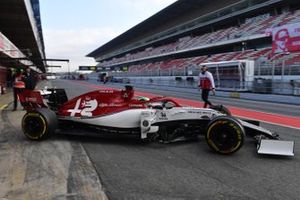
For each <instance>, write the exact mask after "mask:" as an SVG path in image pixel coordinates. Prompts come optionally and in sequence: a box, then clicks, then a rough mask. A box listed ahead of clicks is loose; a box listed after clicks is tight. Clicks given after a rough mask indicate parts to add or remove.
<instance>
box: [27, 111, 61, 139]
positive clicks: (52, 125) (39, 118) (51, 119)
mask: <svg viewBox="0 0 300 200" xmlns="http://www.w3.org/2000/svg"><path fill="white" fill-rule="evenodd" d="M57 124H58V123H57V117H56V114H55V113H54V112H53V111H52V110H50V109H47V108H39V109H37V110H34V111H28V112H27V113H26V114H25V115H24V116H23V119H22V130H23V133H24V135H25V136H26V137H27V138H28V139H30V140H43V139H46V138H47V137H49V136H50V135H51V134H53V133H54V131H55V129H56V128H57Z"/></svg>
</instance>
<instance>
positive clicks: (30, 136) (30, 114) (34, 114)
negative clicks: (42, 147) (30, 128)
mask: <svg viewBox="0 0 300 200" xmlns="http://www.w3.org/2000/svg"><path fill="white" fill-rule="evenodd" d="M28 117H36V118H39V119H40V120H41V121H42V125H43V130H42V132H41V134H39V135H38V136H36V137H34V136H32V135H31V134H30V133H28V132H27V131H24V134H25V135H26V136H27V137H29V138H30V139H32V140H37V139H40V138H42V137H43V135H44V134H45V133H46V131H47V123H46V121H45V119H44V117H43V116H42V115H41V114H39V113H27V114H26V115H25V116H24V119H23V122H22V126H23V127H25V121H26V119H27V118H28Z"/></svg>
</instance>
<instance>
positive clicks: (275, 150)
mask: <svg viewBox="0 0 300 200" xmlns="http://www.w3.org/2000/svg"><path fill="white" fill-rule="evenodd" d="M257 153H258V154H269V155H282V156H294V141H283V140H265V139H262V140H260V142H259V143H258V146H257Z"/></svg>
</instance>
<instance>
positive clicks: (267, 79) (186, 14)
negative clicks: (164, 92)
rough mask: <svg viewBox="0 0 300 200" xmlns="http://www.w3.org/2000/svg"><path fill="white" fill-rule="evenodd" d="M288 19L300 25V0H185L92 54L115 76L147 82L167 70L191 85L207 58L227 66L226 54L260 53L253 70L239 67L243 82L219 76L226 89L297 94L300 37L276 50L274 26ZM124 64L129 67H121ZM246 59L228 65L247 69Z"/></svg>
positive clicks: (169, 76) (235, 57) (249, 56)
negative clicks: (241, 63)
mask: <svg viewBox="0 0 300 200" xmlns="http://www.w3.org/2000/svg"><path fill="white" fill-rule="evenodd" d="M288 26H293V27H294V26H295V27H296V28H295V30H296V31H297V30H300V4H299V3H298V0H264V1H263V0H242V1H241V0H228V1H221V0H211V1H209V2H207V1H204V0H198V1H193V0H178V1H176V2H175V3H174V4H172V5H170V6H169V7H167V8H165V9H163V10H162V11H160V12H158V13H156V14H155V15H153V16H152V17H150V18H148V19H146V20H145V21H143V22H141V23H140V24H138V25H136V26H135V27H133V28H131V29H129V30H128V31H126V32H125V33H123V34H122V35H120V36H118V37H116V38H114V39H113V40H111V41H109V42H108V43H106V44H105V45H103V46H101V47H99V48H98V49H96V50H94V51H93V52H91V53H89V54H88V56H90V57H94V59H95V60H96V61H97V62H98V66H99V67H106V68H108V67H109V68H111V70H112V75H113V76H115V77H128V78H129V79H130V80H132V82H134V81H136V80H141V79H143V81H142V82H143V83H146V84H153V80H157V79H159V78H160V79H162V78H163V79H164V80H167V83H168V84H171V85H176V86H178V84H179V83H178V80H180V83H181V84H182V86H184V87H186V86H189V87H196V84H197V75H198V74H199V65H201V64H203V63H206V64H209V63H219V64H218V65H217V66H219V67H222V63H224V62H225V63H228V62H229V63H235V62H239V61H252V62H253V63H254V70H253V72H254V73H253V74H251V76H252V77H249V76H250V75H246V73H243V74H239V76H240V79H239V81H240V82H238V83H234V84H228V80H226V82H219V83H217V85H218V89H220V90H248V91H253V92H255V91H264V92H268V93H281V94H291V95H293V94H295V90H296V89H297V88H298V87H300V41H296V42H298V44H299V45H298V46H299V47H298V46H297V48H296V47H295V48H293V49H292V50H288V51H284V52H281V53H277V52H275V51H274V37H275V36H274V33H275V32H274V30H277V29H278V28H280V27H288ZM297 27H298V28H297ZM272 31H273V32H274V33H273V34H272ZM278 32H279V31H278ZM299 32H300V31H299ZM298 37H299V38H300V34H299V36H298ZM272 39H273V40H272ZM295 44H296V43H295ZM230 61H231V62H230ZM246 63H248V62H246ZM226 65H228V64H226ZM124 66H126V68H128V71H126V72H124V71H120V70H118V69H121V68H123V67H124ZM238 66H239V65H234V66H231V67H227V68H226V70H223V71H226V73H227V74H228V73H229V74H235V73H236V71H240V73H242V72H243V70H238V69H237V68H238ZM228 70H229V71H228ZM230 70H231V71H230ZM217 72H218V76H223V75H224V76H226V74H223V75H222V74H220V73H222V70H217ZM224 73H225V72H224ZM174 76H175V77H174ZM214 76H217V74H214ZM178 77H180V78H178ZM188 77H190V78H188ZM191 77H192V78H191ZM145 80H149V81H148V82H147V81H145ZM245 80H248V82H246V83H245V82H244V81H245ZM187 81H188V83H186V82H187ZM191 81H192V83H191ZM235 81H237V80H235ZM228 85H229V86H230V87H228ZM270 85H271V86H270ZM272 85H273V86H276V87H280V88H281V89H279V90H278V88H276V89H273V87H272ZM257 87H268V88H266V89H265V90H261V89H258V88H257Z"/></svg>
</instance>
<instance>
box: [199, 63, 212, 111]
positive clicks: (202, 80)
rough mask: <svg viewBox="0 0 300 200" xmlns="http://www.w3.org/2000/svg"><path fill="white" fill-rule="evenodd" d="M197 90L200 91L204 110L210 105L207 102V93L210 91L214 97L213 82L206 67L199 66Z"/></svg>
mask: <svg viewBox="0 0 300 200" xmlns="http://www.w3.org/2000/svg"><path fill="white" fill-rule="evenodd" d="M198 86H199V88H200V89H201V90H202V94H201V96H202V100H203V101H204V106H203V107H204V108H206V107H207V105H210V106H211V105H212V103H211V102H210V101H209V100H208V95H209V92H210V91H212V93H213V95H215V81H214V77H213V75H212V74H211V73H210V72H209V71H208V69H207V66H206V65H203V66H201V72H200V73H199V82H198Z"/></svg>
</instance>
